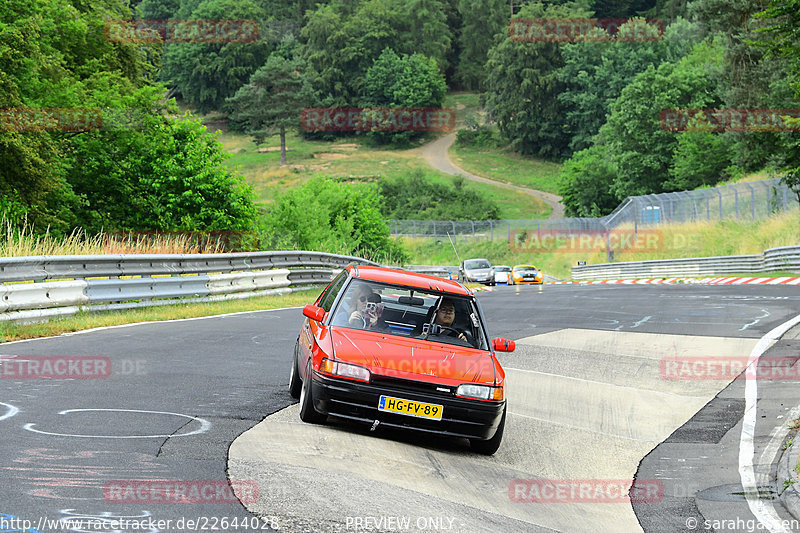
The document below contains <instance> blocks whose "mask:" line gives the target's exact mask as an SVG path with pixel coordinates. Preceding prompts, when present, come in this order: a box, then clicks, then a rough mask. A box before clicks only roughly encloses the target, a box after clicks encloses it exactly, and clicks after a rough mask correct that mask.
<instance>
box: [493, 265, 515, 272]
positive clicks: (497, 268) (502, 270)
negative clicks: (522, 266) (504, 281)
mask: <svg viewBox="0 0 800 533" xmlns="http://www.w3.org/2000/svg"><path fill="white" fill-rule="evenodd" d="M494 271H495V272H511V267H506V266H499V267H494Z"/></svg>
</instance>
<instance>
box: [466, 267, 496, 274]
mask: <svg viewBox="0 0 800 533" xmlns="http://www.w3.org/2000/svg"><path fill="white" fill-rule="evenodd" d="M490 270H491V268H465V269H464V272H468V273H469V274H470V275H475V274H489V271H490Z"/></svg>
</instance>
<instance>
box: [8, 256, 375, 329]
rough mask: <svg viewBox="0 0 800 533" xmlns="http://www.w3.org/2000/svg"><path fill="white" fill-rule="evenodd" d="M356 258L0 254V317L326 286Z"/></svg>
mask: <svg viewBox="0 0 800 533" xmlns="http://www.w3.org/2000/svg"><path fill="white" fill-rule="evenodd" d="M349 263H358V264H370V265H375V264H376V263H373V262H371V261H366V260H364V259H361V258H359V257H351V256H346V255H335V254H327V253H322V252H285V251H281V252H253V253H231V254H147V255H139V254H136V255H133V254H131V255H72V256H34V257H6V258H0V321H3V320H35V319H41V318H46V317H50V316H56V315H66V314H74V313H76V312H78V311H96V310H111V309H127V308H134V307H144V306H150V305H166V304H172V303H184V302H202V301H213V300H222V299H230V298H246V297H250V296H258V295H262V294H270V293H277V292H289V291H291V290H292V289H293V288H296V287H301V286H305V285H315V284H326V283H328V282H330V281H331V279H333V276H334V275H335V274H336V273H337V272H338V271H339V270H340V269H341V268H343V267H344V266H346V265H348V264H349Z"/></svg>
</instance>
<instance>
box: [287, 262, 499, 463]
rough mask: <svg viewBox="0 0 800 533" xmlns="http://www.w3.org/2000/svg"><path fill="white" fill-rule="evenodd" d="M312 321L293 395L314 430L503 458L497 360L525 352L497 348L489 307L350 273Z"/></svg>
mask: <svg viewBox="0 0 800 533" xmlns="http://www.w3.org/2000/svg"><path fill="white" fill-rule="evenodd" d="M303 314H304V315H305V316H306V320H305V321H304V323H303V326H302V328H301V331H300V335H299V336H298V339H297V345H296V347H295V351H294V357H293V358H292V365H291V377H290V379H289V392H290V393H291V394H292V396H293V397H295V398H299V399H300V418H301V419H302V420H303V421H304V422H310V423H319V422H323V421H324V420H325V418H326V417H327V416H328V415H332V416H336V417H341V418H345V419H349V420H352V421H356V422H362V423H365V424H369V425H370V426H371V429H372V430H375V429H377V428H379V427H388V428H403V429H409V430H415V431H422V432H428V433H436V434H440V435H446V436H451V437H465V438H467V439H469V440H470V444H471V446H472V448H473V449H474V450H475V451H477V452H479V453H484V454H487V455H490V454H493V453H494V452H495V451H497V449H498V447H499V446H500V442H501V440H502V438H503V428H504V426H505V420H506V397H505V389H504V385H505V373H504V372H503V368H502V367H501V366H500V363H499V361H498V360H497V357H496V355H495V352H510V351H513V350H514V347H515V346H514V342H513V341H510V340H507V339H502V338H495V339H492V340H491V341H490V340H489V336H488V333H487V331H486V325H485V321H484V319H483V314H482V312H481V308H480V305H479V304H478V301H477V299H476V298H475V297H474V295H473V294H472V292H471V291H470V290H469V289H467V288H466V287H464V286H463V285H462V284H460V283H458V282H457V281H451V280H445V279H442V278H439V277H434V276H429V275H426V274H417V273H413V272H408V271H403V270H394V269H388V268H381V267H370V266H355V265H350V266H348V267H347V268H345V269H344V270H343V271H342V272H341V273H340V274H339V275H338V276H337V277H336V278H335V279H334V280H333V281H332V282H331V283H330V284H329V285H328V287H326V288H325V290H324V291H323V292H322V294H321V295H320V296H319V298H318V299H317V301H316V302H315V303H314V305H307V306H305V308H304V309H303Z"/></svg>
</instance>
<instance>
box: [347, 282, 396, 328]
mask: <svg viewBox="0 0 800 533" xmlns="http://www.w3.org/2000/svg"><path fill="white" fill-rule="evenodd" d="M363 289H364V290H360V291H359V292H358V293H357V294H356V296H355V303H356V309H355V311H353V312H352V313H351V314H350V318H349V320H348V321H347V323H348V324H349V325H350V326H351V327H354V328H361V329H371V330H383V329H386V328H387V327H388V325H387V324H386V322H385V321H384V320H383V319H382V318H381V313H382V312H383V304H382V303H381V296H380V295H379V294H375V293H374V292H372V290H371V289H370V288H369V287H364V288H363Z"/></svg>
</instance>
